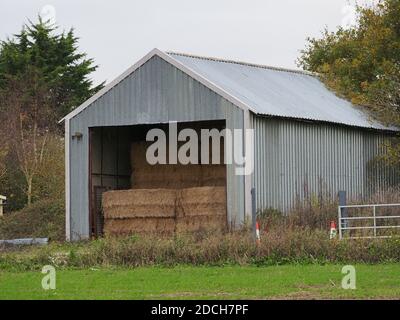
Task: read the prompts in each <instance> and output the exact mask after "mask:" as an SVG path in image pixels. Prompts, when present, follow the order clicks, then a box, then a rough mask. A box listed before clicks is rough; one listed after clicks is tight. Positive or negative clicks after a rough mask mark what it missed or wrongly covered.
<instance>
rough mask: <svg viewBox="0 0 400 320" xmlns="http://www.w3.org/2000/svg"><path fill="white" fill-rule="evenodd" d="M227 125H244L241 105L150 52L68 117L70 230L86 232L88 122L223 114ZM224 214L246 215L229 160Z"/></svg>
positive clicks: (142, 121) (78, 233) (75, 236)
mask: <svg viewBox="0 0 400 320" xmlns="http://www.w3.org/2000/svg"><path fill="white" fill-rule="evenodd" d="M224 119H226V126H227V128H231V129H232V128H242V127H243V111H242V110H241V109H239V108H238V107H236V106H234V105H232V104H231V103H230V102H228V101H226V100H225V99H223V98H222V97H220V96H219V95H217V94H215V93H214V92H213V91H211V90H209V89H208V88H206V87H205V86H203V85H201V84H200V83H199V82H197V81H195V80H194V79H192V78H191V77H189V76H188V75H186V74H185V73H183V72H182V71H180V70H178V69H177V68H175V67H174V66H172V65H171V64H169V63H167V62H165V61H164V60H162V59H161V58H159V57H157V56H156V57H153V58H152V59H150V60H149V61H148V62H146V63H145V64H144V65H143V66H141V67H140V68H139V69H138V70H136V71H135V72H134V73H133V74H131V75H130V76H129V77H127V78H126V79H124V80H123V81H122V82H120V83H119V84H118V85H117V86H115V87H114V88H113V89H111V90H110V91H109V92H108V93H106V94H105V95H103V96H102V97H100V98H99V99H98V100H96V101H95V102H94V103H93V104H92V105H90V106H89V107H88V108H86V109H85V110H83V111H82V112H81V113H79V114H78V115H76V116H75V117H73V118H71V120H70V126H71V127H70V132H71V135H73V134H74V133H75V132H81V133H83V138H82V139H81V140H80V141H77V140H72V138H71V136H70V137H69V139H70V160H71V161H70V169H71V170H70V191H71V236H72V239H73V240H76V239H79V238H82V237H83V238H85V237H88V232H89V213H88V208H89V203H88V199H89V195H88V184H89V182H88V167H89V164H88V158H89V155H88V128H89V127H98V126H122V125H135V124H148V123H160V122H168V121H200V120H224ZM227 170H228V172H227V193H228V203H229V207H228V218H229V219H232V220H235V221H237V220H239V221H241V220H242V218H241V217H242V216H243V215H244V204H243V203H244V200H243V198H244V193H243V192H244V186H243V178H241V177H237V176H235V174H234V171H233V170H234V168H232V166H228V169H227Z"/></svg>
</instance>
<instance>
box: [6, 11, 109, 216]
mask: <svg viewBox="0 0 400 320" xmlns="http://www.w3.org/2000/svg"><path fill="white" fill-rule="evenodd" d="M56 29H57V28H56V27H55V26H52V25H50V24H49V23H47V22H43V21H42V20H41V19H40V18H39V22H38V23H36V24H33V23H32V22H30V24H29V25H25V26H24V27H23V29H22V31H21V32H20V33H19V34H17V35H15V37H14V39H8V40H7V41H3V42H2V43H1V44H0V123H1V125H0V143H1V145H0V148H1V150H2V152H1V153H0V156H1V157H0V174H2V177H0V178H2V181H5V182H2V183H1V184H0V192H1V191H3V190H5V191H6V192H7V193H6V194H7V195H9V196H10V199H15V200H16V201H17V202H19V201H20V199H21V198H24V199H25V200H26V204H27V205H30V204H31V203H32V202H33V201H34V200H36V199H37V200H38V199H42V198H46V197H61V196H62V190H63V181H62V180H63V173H62V171H63V170H62V169H63V161H62V157H63V148H62V143H61V137H60V136H59V134H60V133H61V132H62V129H61V128H60V127H59V126H58V125H57V120H58V119H60V118H62V117H63V116H64V115H65V114H66V113H68V112H70V111H71V110H73V108H74V107H75V106H78V105H79V104H81V103H82V102H83V101H84V100H86V99H87V98H89V97H90V96H91V95H92V94H94V93H95V92H96V91H97V90H99V89H100V88H101V87H102V86H103V84H100V85H98V86H96V87H93V83H92V81H91V80H90V79H89V75H90V74H91V73H92V72H93V71H95V70H96V68H97V67H96V66H95V65H93V60H92V59H86V58H85V57H86V55H85V54H84V53H79V52H78V47H77V38H76V37H75V36H74V33H73V30H70V31H69V32H68V33H64V32H63V33H60V34H57V33H56ZM51 174H54V175H57V177H54V176H53V177H52V176H51ZM4 176H5V177H4ZM48 186H51V188H48ZM22 195H23V197H22ZM12 205H14V208H18V207H19V204H16V203H14V204H12Z"/></svg>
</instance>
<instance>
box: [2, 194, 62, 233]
mask: <svg viewBox="0 0 400 320" xmlns="http://www.w3.org/2000/svg"><path fill="white" fill-rule="evenodd" d="M64 217H65V211H64V201H63V199H62V198H59V199H56V200H49V199H48V200H41V201H38V202H35V203H33V204H32V205H31V206H29V207H25V208H24V209H22V210H19V211H16V212H13V213H10V214H5V215H4V216H3V217H2V218H0V239H15V238H50V239H51V240H64V239H65V231H64V230H65V219H64Z"/></svg>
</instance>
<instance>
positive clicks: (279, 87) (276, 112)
mask: <svg viewBox="0 0 400 320" xmlns="http://www.w3.org/2000/svg"><path fill="white" fill-rule="evenodd" d="M169 55H170V56H171V57H173V58H174V59H176V60H178V61H179V62H181V63H182V64H184V65H185V66H187V67H189V68H190V69H192V70H194V71H195V72H197V73H198V74H200V75H202V76H203V77H205V78H206V79H207V80H209V81H211V82H212V83H214V84H216V85H217V86H219V87H220V88H222V89H224V90H225V91H226V92H228V93H229V94H230V95H231V96H233V97H235V98H236V99H239V100H240V101H242V102H243V103H245V104H247V105H248V106H250V107H251V108H252V109H253V110H254V111H255V113H257V114H262V115H270V116H280V117H285V118H298V119H308V120H317V121H327V122H331V123H340V124H346V125H350V126H358V127H365V128H376V129H384V128H386V127H385V126H383V125H382V124H380V123H378V122H377V121H372V120H370V119H369V118H368V116H367V115H366V113H364V112H362V110H360V109H359V108H357V107H355V106H354V105H352V104H351V103H350V102H349V101H347V100H345V99H342V98H340V97H338V96H337V95H336V94H335V93H334V92H332V91H330V90H329V89H327V88H326V86H325V85H324V84H323V82H322V81H320V80H319V79H318V77H317V76H313V75H309V74H305V73H302V72H294V71H288V70H279V69H276V68H271V67H265V66H255V65H251V64H246V63H240V62H239V63H237V62H232V61H226V60H222V59H214V58H207V57H196V56H190V55H185V54H174V53H169ZM386 129H387V128H386ZM391 129H395V128H391Z"/></svg>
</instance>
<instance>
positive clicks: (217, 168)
mask: <svg viewBox="0 0 400 320" xmlns="http://www.w3.org/2000/svg"><path fill="white" fill-rule="evenodd" d="M148 146H149V142H145V141H139V142H134V143H132V146H131V168H132V175H131V186H132V188H133V189H153V188H167V189H169V188H176V187H177V186H179V187H180V188H193V187H204V186H225V183H226V166H225V165H224V164H202V165H198V164H188V165H182V164H155V165H150V164H149V163H148V162H147V160H146V150H147V147H148Z"/></svg>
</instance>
